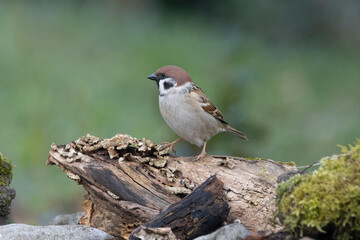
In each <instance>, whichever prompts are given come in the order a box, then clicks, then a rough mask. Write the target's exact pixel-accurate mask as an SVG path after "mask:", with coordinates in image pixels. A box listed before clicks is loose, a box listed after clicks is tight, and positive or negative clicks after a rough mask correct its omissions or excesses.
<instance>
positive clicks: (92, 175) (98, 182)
mask: <svg viewBox="0 0 360 240" xmlns="http://www.w3.org/2000/svg"><path fill="white" fill-rule="evenodd" d="M168 150H169V149H167V148H165V147H164V146H162V145H156V144H155V143H153V142H152V141H150V140H148V139H145V138H144V139H141V140H140V139H136V138H133V137H131V136H129V135H126V134H117V135H116V136H114V137H113V138H110V139H103V140H100V139H99V138H97V137H94V136H91V135H87V136H86V137H81V138H79V139H77V140H75V141H73V142H70V143H68V144H66V145H55V144H52V146H51V150H50V155H49V158H48V161H47V164H49V165H53V164H56V165H57V166H58V167H60V168H62V169H63V171H64V172H65V173H66V174H67V176H68V177H69V178H71V179H73V180H75V181H76V182H78V183H79V184H81V185H83V187H84V188H85V190H86V191H87V192H88V193H89V194H88V195H87V197H86V200H85V202H84V208H85V216H84V217H83V218H82V219H81V221H80V223H81V224H85V225H88V226H91V227H95V228H99V229H101V230H103V231H105V232H107V233H109V234H112V235H114V236H118V237H121V238H124V239H127V238H128V237H129V236H130V234H131V232H132V231H134V230H135V229H136V228H137V227H139V226H141V225H143V224H144V223H146V222H148V221H150V220H151V219H153V218H154V217H155V216H156V215H158V214H159V213H160V212H161V211H162V210H164V209H165V208H166V207H168V206H170V205H171V204H174V203H177V202H179V201H181V199H183V198H184V197H185V196H187V195H188V194H190V193H191V192H192V191H193V190H194V189H195V187H197V186H200V184H202V183H203V182H205V181H206V180H207V179H208V178H209V177H210V176H212V175H216V177H217V178H218V179H219V180H221V182H223V184H224V185H223V187H222V191H223V193H224V195H225V197H226V200H227V202H228V204H229V206H230V212H229V215H228V216H227V218H226V221H227V222H233V221H234V220H235V219H240V220H241V222H242V223H243V224H244V225H245V226H246V227H247V228H248V229H249V231H251V232H257V231H259V230H266V229H268V228H269V226H268V224H267V218H268V217H270V216H271V214H272V207H273V206H272V204H269V203H270V202H271V200H272V199H274V198H275V186H276V179H277V177H278V176H279V175H281V174H282V173H284V172H287V171H289V170H294V166H291V165H287V164H282V163H277V162H275V161H272V160H265V159H256V160H253V159H245V158H238V157H229V156H210V155H208V156H206V157H205V158H203V159H202V160H200V161H195V162H194V161H193V158H192V157H175V156H172V155H169V154H168V153H167V152H168ZM214 230H215V229H214Z"/></svg>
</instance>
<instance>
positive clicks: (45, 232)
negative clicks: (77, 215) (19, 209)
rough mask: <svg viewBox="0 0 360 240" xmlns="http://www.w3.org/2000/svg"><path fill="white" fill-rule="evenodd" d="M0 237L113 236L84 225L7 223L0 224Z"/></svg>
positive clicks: (69, 239) (67, 239) (91, 239)
mask: <svg viewBox="0 0 360 240" xmlns="http://www.w3.org/2000/svg"><path fill="white" fill-rule="evenodd" d="M0 239H6V240H22V239H26V240H48V239H57V240H83V239H87V240H102V239H103V240H105V239H115V237H113V236H111V235H109V234H107V233H106V232H103V231H101V230H99V229H96V228H91V227H88V226H84V225H55V226H31V225H26V224H8V225H3V226H0Z"/></svg>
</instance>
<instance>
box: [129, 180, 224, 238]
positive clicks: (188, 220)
mask: <svg viewBox="0 0 360 240" xmlns="http://www.w3.org/2000/svg"><path fill="white" fill-rule="evenodd" d="M223 186H224V184H223V182H221V181H220V180H219V179H218V178H216V176H215V175H214V176H211V177H210V178H209V179H208V180H206V181H205V182H204V183H203V184H201V185H200V186H199V187H197V188H195V189H194V191H193V192H192V193H190V194H189V195H188V196H186V197H185V198H183V199H182V200H181V201H179V202H177V203H174V204H172V205H170V206H169V207H167V208H166V209H165V210H163V211H162V212H161V213H160V214H158V215H157V216H155V217H154V218H152V219H151V220H150V221H148V222H146V223H145V224H143V225H142V226H141V227H139V228H137V229H136V230H135V231H133V232H132V234H131V236H130V240H139V239H140V238H137V237H134V235H136V234H137V233H138V232H139V231H140V230H141V229H142V228H143V227H145V228H163V227H170V228H171V230H172V232H173V233H174V234H175V236H176V238H177V239H194V238H195V237H198V236H201V235H204V234H208V233H210V232H212V231H213V230H215V229H217V228H218V227H220V226H221V225H222V224H223V222H224V221H225V220H226V218H227V215H228V213H229V205H228V204H227V202H226V199H225V194H224V192H223V191H222V188H223Z"/></svg>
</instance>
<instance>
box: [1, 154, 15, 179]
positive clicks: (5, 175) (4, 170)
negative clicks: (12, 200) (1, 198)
mask: <svg viewBox="0 0 360 240" xmlns="http://www.w3.org/2000/svg"><path fill="white" fill-rule="evenodd" d="M11 179H12V165H11V162H10V161H8V160H7V159H6V158H5V157H3V155H2V154H1V153H0V186H9V184H10V182H11Z"/></svg>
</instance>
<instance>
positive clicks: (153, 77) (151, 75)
mask: <svg viewBox="0 0 360 240" xmlns="http://www.w3.org/2000/svg"><path fill="white" fill-rule="evenodd" d="M147 78H148V79H150V80H154V81H156V80H157V76H156V75H155V74H154V73H153V74H150V75H149V76H147Z"/></svg>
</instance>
